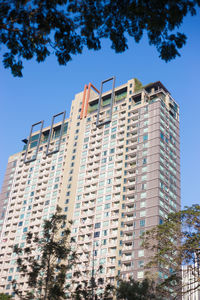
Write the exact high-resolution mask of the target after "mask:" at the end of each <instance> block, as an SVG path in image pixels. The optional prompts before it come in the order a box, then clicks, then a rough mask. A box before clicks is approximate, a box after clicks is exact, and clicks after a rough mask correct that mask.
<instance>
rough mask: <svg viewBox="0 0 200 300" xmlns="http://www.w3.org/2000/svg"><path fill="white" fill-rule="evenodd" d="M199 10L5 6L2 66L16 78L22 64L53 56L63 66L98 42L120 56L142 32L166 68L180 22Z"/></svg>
mask: <svg viewBox="0 0 200 300" xmlns="http://www.w3.org/2000/svg"><path fill="white" fill-rule="evenodd" d="M199 7H200V1H199V0H176V1H173V0H140V1H136V0H109V1H108V0H87V1H85V0H80V1H77V0H51V1H49V0H9V1H8V0H5V1H2V3H1V5H0V44H1V45H2V46H3V47H2V50H3V52H4V54H3V64H4V67H5V68H10V69H11V72H12V74H13V75H14V76H22V69H23V60H24V59H26V60H29V59H32V58H33V57H35V58H36V60H37V62H42V61H44V60H45V59H46V58H47V56H49V55H50V54H51V53H53V54H55V56H56V57H57V60H58V63H59V64H60V65H66V64H67V62H68V61H70V60H71V59H72V56H73V55H75V54H79V53H81V52H82V51H83V48H84V47H87V48H88V49H93V50H99V49H100V48H101V41H102V39H103V38H109V39H110V40H111V48H112V49H114V50H115V51H116V52H123V51H125V50H126V49H127V48H128V41H129V40H130V41H131V38H132V39H133V40H134V41H135V42H136V43H138V42H139V41H140V40H141V38H142V36H143V34H144V33H145V32H146V33H147V36H148V40H149V44H150V45H154V46H155V47H156V48H157V50H158V53H159V56H160V57H161V59H163V60H165V61H166V62H167V61H169V60H171V59H174V58H175V57H176V56H177V55H180V53H179V49H180V48H182V46H183V45H184V44H185V43H186V36H185V34H184V33H181V32H179V31H177V30H178V29H179V27H180V25H181V24H182V22H183V19H184V17H185V16H186V15H188V14H189V13H190V14H191V15H195V14H196V13H197V9H198V8H199ZM128 37H130V39H128Z"/></svg>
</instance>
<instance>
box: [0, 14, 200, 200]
mask: <svg viewBox="0 0 200 300" xmlns="http://www.w3.org/2000/svg"><path fill="white" fill-rule="evenodd" d="M199 29H200V18H199V16H196V17H194V18H192V17H188V18H187V19H186V20H185V22H184V24H183V26H182V28H181V30H183V31H184V32H185V33H186V35H187V36H188V41H187V45H186V46H185V47H184V48H183V49H182V50H181V57H180V58H177V59H176V60H174V61H172V62H170V63H165V62H164V61H161V60H160V59H159V57H158V53H157V51H156V49H155V48H154V47H151V46H149V45H148V42H147V39H146V38H143V39H142V41H141V42H140V44H135V43H134V41H132V40H130V43H129V50H128V51H126V52H125V53H123V54H115V52H114V51H113V50H112V49H110V42H109V41H105V42H104V43H103V47H102V50H101V51H97V52H94V51H87V50H85V51H84V53H83V54H82V55H79V56H74V57H73V60H72V61H71V62H69V64H68V65H67V66H65V67H61V66H59V65H58V64H57V62H56V59H55V58H54V57H50V58H48V59H47V60H46V62H45V63H41V64H38V63H36V62H34V61H29V62H25V63H24V67H25V68H24V71H23V75H24V76H23V78H14V77H12V75H11V73H10V71H9V70H4V68H3V66H2V64H1V69H0V80H1V106H0V107H1V117H0V130H1V131H0V132H1V135H0V136H1V147H0V186H1V185H2V181H3V176H4V173H5V169H6V165H7V159H8V157H9V156H10V155H11V154H14V153H16V152H19V151H21V149H22V146H23V145H22V142H21V140H22V139H23V138H25V137H27V136H28V135H29V131H30V126H31V125H32V124H33V123H35V122H38V121H40V120H44V121H45V126H48V125H49V124H50V121H51V117H52V115H54V114H56V113H59V112H61V111H63V110H65V109H66V111H67V112H68V113H69V109H70V105H71V100H72V99H73V97H74V95H75V93H78V92H80V91H82V90H83V88H84V85H85V84H87V83H89V82H90V81H91V82H92V83H93V84H94V85H95V86H97V87H99V86H100V82H101V81H102V80H104V79H106V78H108V77H110V76H112V75H115V76H116V79H117V82H116V85H119V84H122V83H124V82H126V81H127V80H128V79H130V78H133V77H137V78H138V79H140V80H141V81H142V83H144V84H147V83H149V82H153V81H156V80H160V81H161V82H162V83H163V84H164V85H165V86H166V87H167V89H168V90H169V91H170V92H171V94H172V96H173V97H174V98H175V100H176V101H177V102H178V103H179V105H180V124H181V178H182V185H181V186H182V189H181V193H182V205H191V204H194V203H200V197H199V184H200V175H199V170H200V159H199V157H200V132H199V129H200V126H199V123H200V91H199V88H200V75H199V74H200V35H199Z"/></svg>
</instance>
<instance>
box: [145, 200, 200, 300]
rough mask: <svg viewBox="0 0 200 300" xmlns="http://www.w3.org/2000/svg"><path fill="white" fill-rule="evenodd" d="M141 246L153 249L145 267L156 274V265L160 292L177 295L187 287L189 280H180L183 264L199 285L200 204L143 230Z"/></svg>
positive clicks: (174, 296)
mask: <svg viewBox="0 0 200 300" xmlns="http://www.w3.org/2000/svg"><path fill="white" fill-rule="evenodd" d="M144 246H145V248H147V249H148V250H151V253H152V255H151V256H150V258H149V262H148V264H147V265H146V268H147V270H148V269H149V270H150V271H149V273H150V274H152V273H153V274H155V272H154V268H155V271H156V270H157V271H159V272H160V274H161V275H162V278H161V279H160V285H159V289H160V292H162V293H163V296H168V299H171V298H173V299H177V298H179V297H180V295H181V294H182V292H183V290H184V293H187V292H188V291H190V289H191V285H189V281H188V284H186V285H184V286H183V284H181V279H182V278H181V266H182V265H187V266H188V267H189V268H188V271H190V272H192V274H193V275H194V283H195V288H196V289H198V288H199V287H200V273H199V260H200V205H193V206H191V207H185V209H184V210H182V211H179V212H177V213H172V214H169V216H168V217H167V219H166V220H165V221H164V223H163V224H161V225H158V226H156V227H154V228H153V229H151V230H149V231H147V232H146V233H145V235H144ZM147 274H148V272H147ZM192 288H194V287H192ZM172 291H173V292H172ZM170 297H171V298H170Z"/></svg>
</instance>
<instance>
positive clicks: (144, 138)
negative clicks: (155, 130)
mask: <svg viewBox="0 0 200 300" xmlns="http://www.w3.org/2000/svg"><path fill="white" fill-rule="evenodd" d="M147 140H148V134H145V135H144V136H143V142H145V141H147Z"/></svg>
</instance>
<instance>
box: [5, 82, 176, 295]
mask: <svg viewBox="0 0 200 300" xmlns="http://www.w3.org/2000/svg"><path fill="white" fill-rule="evenodd" d="M107 82H110V83H112V89H111V90H109V91H107V92H105V93H103V92H102V91H103V87H104V84H105V83H107ZM43 123H44V122H43V121H41V122H38V123H36V124H33V125H32V127H31V132H30V134H29V137H28V138H25V139H24V140H23V142H24V148H23V150H22V151H21V152H19V153H17V154H14V155H12V156H10V157H9V160H8V166H7V170H6V174H5V179H4V183H3V187H2V192H1V196H0V291H4V292H7V293H12V287H11V281H12V280H13V279H16V280H20V282H21V286H22V288H23V287H24V288H26V284H25V279H22V278H19V274H18V272H17V269H16V264H15V259H16V258H15V256H14V254H13V252H12V248H13V245H15V244H18V245H19V246H21V247H23V246H24V245H25V241H26V233H27V232H28V231H33V232H40V233H41V226H42V220H44V219H47V218H49V217H50V216H51V215H52V214H53V213H54V212H55V209H56V205H57V204H58V205H59V206H61V207H62V208H63V211H64V212H65V213H66V215H67V218H68V220H72V221H73V225H72V228H71V236H72V237H73V238H74V239H75V241H76V249H77V253H79V255H80V263H79V267H80V269H81V271H82V274H83V276H84V274H85V276H87V270H88V268H89V269H93V271H94V273H95V272H96V271H97V270H98V269H99V266H100V265H101V266H102V269H101V273H103V274H104V278H105V279H106V281H110V282H114V280H115V278H116V276H117V275H120V276H122V278H124V279H128V278H129V277H130V276H131V277H134V278H135V279H142V278H143V276H144V268H143V267H144V264H145V259H146V257H147V253H146V251H145V250H144V249H143V248H142V246H141V239H140V235H141V233H142V232H143V231H144V230H146V229H149V228H150V227H152V226H153V225H157V224H161V223H162V222H163V220H164V218H165V217H166V216H167V214H168V213H169V212H173V211H177V210H179V209H180V143H179V107H178V105H177V103H176V102H175V101H174V99H173V98H172V96H171V94H170V92H169V91H168V90H167V89H166V88H165V87H164V85H163V84H162V83H161V82H160V81H158V82H154V83H150V84H148V85H146V86H142V84H141V83H140V82H139V81H138V80H137V79H131V80H129V81H128V82H127V83H125V84H123V85H121V86H119V87H115V78H114V77H112V78H109V79H107V80H105V81H103V82H102V83H101V88H100V90H99V89H97V88H96V87H94V86H93V85H92V84H91V83H89V84H88V85H85V88H84V91H82V92H81V93H79V94H76V95H75V99H74V100H73V101H72V105H71V111H70V116H69V118H65V112H62V113H59V114H57V115H55V116H53V118H52V124H51V126H48V127H44V126H43ZM159 276H161V277H162V274H159ZM71 277H72V274H71V273H69V274H68V277H67V278H68V280H70V278H71Z"/></svg>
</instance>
